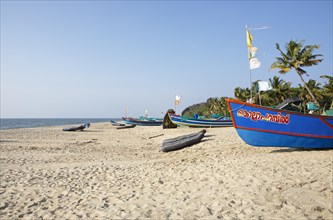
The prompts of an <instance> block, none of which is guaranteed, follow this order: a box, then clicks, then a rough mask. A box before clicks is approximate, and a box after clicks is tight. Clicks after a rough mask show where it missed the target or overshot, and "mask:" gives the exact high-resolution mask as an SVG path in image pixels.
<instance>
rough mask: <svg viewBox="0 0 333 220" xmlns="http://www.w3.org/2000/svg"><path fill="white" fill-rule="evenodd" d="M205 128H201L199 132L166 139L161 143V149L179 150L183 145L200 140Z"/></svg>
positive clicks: (190, 144)
mask: <svg viewBox="0 0 333 220" xmlns="http://www.w3.org/2000/svg"><path fill="white" fill-rule="evenodd" d="M205 133H206V130H201V131H200V132H197V133H193V134H187V135H182V136H179V137H176V138H171V139H166V140H164V141H163V143H162V147H161V150H162V151H163V152H169V151H175V150H180V149H183V148H185V147H189V146H192V145H194V144H196V143H198V142H200V141H201V140H202V138H203V137H204V136H205Z"/></svg>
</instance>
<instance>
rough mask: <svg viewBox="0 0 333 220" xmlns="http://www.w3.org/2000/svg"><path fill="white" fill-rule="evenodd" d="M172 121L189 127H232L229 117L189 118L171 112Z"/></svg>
mask: <svg viewBox="0 0 333 220" xmlns="http://www.w3.org/2000/svg"><path fill="white" fill-rule="evenodd" d="M169 117H170V120H171V121H172V123H174V124H177V125H185V126H189V127H201V128H211V127H231V126H232V125H233V124H232V120H231V119H230V118H228V117H220V118H212V119H199V118H187V117H182V116H180V115H176V114H169Z"/></svg>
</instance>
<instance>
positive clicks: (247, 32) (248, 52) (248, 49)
mask: <svg viewBox="0 0 333 220" xmlns="http://www.w3.org/2000/svg"><path fill="white" fill-rule="evenodd" d="M245 28H246V42H247V43H246V44H247V54H248V62H249V70H250V98H251V99H250V102H251V103H252V71H251V64H250V59H251V57H250V47H249V46H250V45H249V43H250V44H252V42H249V41H250V40H251V41H252V39H249V38H250V36H249V35H250V33H249V31H248V29H247V25H245Z"/></svg>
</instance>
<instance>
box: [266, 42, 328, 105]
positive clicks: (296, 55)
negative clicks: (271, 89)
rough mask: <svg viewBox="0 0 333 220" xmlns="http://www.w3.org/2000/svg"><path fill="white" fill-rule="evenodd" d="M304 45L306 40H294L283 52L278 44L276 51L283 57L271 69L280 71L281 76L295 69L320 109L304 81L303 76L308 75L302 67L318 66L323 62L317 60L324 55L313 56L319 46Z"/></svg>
mask: <svg viewBox="0 0 333 220" xmlns="http://www.w3.org/2000/svg"><path fill="white" fill-rule="evenodd" d="M303 43H304V40H303V41H299V42H295V41H293V40H291V41H289V42H288V43H287V44H286V46H285V49H286V52H283V51H282V50H281V49H280V45H279V44H276V49H277V50H278V51H279V52H280V55H281V57H276V61H275V62H274V63H273V64H272V65H271V69H279V73H280V74H285V73H287V72H289V71H290V70H291V69H295V71H296V73H297V74H298V76H299V77H300V79H301V81H302V82H303V85H304V87H305V88H306V90H307V91H308V92H309V94H310V96H311V98H312V99H313V101H314V102H315V104H316V105H317V106H318V107H320V103H319V102H318V101H317V99H316V98H315V96H314V94H313V93H312V92H311V89H310V88H309V87H308V86H307V84H306V82H305V81H304V79H303V74H306V75H307V73H306V71H305V70H304V69H303V68H302V67H310V66H313V65H317V64H318V63H320V62H321V61H322V59H317V57H319V56H322V55H321V54H312V52H313V50H314V49H318V48H319V45H307V46H304V47H303Z"/></svg>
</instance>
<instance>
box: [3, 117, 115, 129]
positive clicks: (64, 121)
mask: <svg viewBox="0 0 333 220" xmlns="http://www.w3.org/2000/svg"><path fill="white" fill-rule="evenodd" d="M111 120H113V121H119V120H121V119H120V118H0V130H6V129H15V128H35V127H49V126H60V125H64V126H65V125H77V124H84V123H90V124H91V123H98V122H110V121H111Z"/></svg>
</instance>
